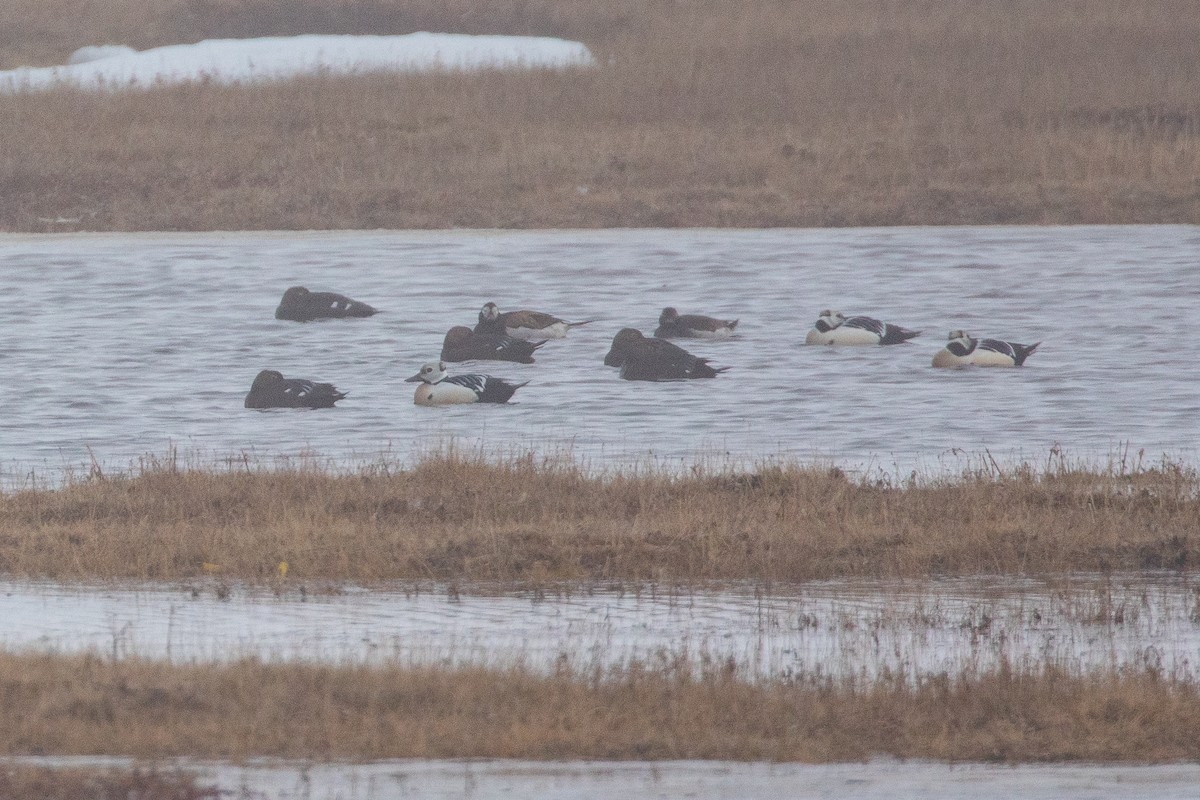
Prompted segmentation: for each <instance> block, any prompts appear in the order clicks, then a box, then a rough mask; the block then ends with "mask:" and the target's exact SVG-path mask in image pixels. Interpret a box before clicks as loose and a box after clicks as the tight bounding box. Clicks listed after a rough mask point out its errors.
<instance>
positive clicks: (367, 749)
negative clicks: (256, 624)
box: [0, 654, 1200, 796]
mask: <svg viewBox="0 0 1200 800" xmlns="http://www.w3.org/2000/svg"><path fill="white" fill-rule="evenodd" d="M0 692H2V693H3V696H4V698H5V708H6V710H7V711H8V714H9V716H8V720H9V721H8V723H7V724H6V725H4V726H3V727H2V728H0V753H5V754H10V755H13V754H28V753H39V754H89V755H92V754H94V755H105V754H119V755H131V756H136V757H140V758H148V759H149V758H165V757H170V756H180V755H188V756H192V757H198V758H223V759H238V758H247V757H252V756H277V757H287V758H304V759H314V760H337V759H363V760H374V759H384V758H427V759H428V758H527V759H569V758H595V759H639V760H658V759H732V760H773V761H807V762H827V761H857V760H862V759H866V758H870V757H872V756H877V755H890V756H894V757H898V758H929V759H938V760H947V761H999V762H1029V761H1079V760H1086V761H1127V762H1128V761H1137V762H1147V761H1152V762H1165V761H1185V760H1195V759H1197V758H1200V740H1198V739H1197V738H1196V736H1195V731H1196V730H1197V726H1200V694H1198V693H1197V689H1196V687H1195V686H1192V685H1187V684H1180V683H1176V682H1174V681H1172V680H1168V679H1164V678H1162V677H1160V676H1158V675H1155V674H1153V673H1144V674H1142V673H1139V674H1128V675H1102V676H1094V677H1067V676H1066V675H1063V674H1061V673H1059V672H1056V671H1054V670H1046V671H1044V672H1037V673H1021V672H1017V671H1010V670H1000V671H998V672H997V673H995V674H990V675H983V676H959V677H944V676H943V677H939V678H930V679H927V680H923V681H920V682H917V683H915V684H914V683H913V682H911V681H907V680H905V679H904V678H903V676H892V677H891V678H883V679H880V680H879V681H877V682H875V683H872V684H870V685H855V684H853V683H852V682H844V683H832V682H827V681H820V682H818V683H817V684H816V685H806V684H803V683H788V682H782V681H776V682H770V683H766V684H762V683H757V682H748V681H745V680H742V679H740V678H739V677H738V676H737V674H736V671H735V670H733V669H732V668H725V667H721V666H720V665H715V666H714V667H713V668H712V669H711V670H710V671H709V672H708V673H707V674H704V675H700V676H697V675H694V674H693V673H692V671H691V669H690V668H679V669H674V668H672V667H670V666H667V667H664V668H660V669H648V668H642V667H637V666H634V667H632V668H630V669H627V670H621V671H617V672H612V673H595V674H574V673H570V672H568V671H562V672H560V673H559V674H555V675H551V676H539V675H535V674H532V673H530V672H527V671H523V670H520V669H511V670H487V669H482V668H474V669H472V668H463V669H451V670H447V669H439V668H412V667H398V666H395V667H393V666H373V667H367V666H361V665H360V666H317V665H311V664H308V665H305V664H274V665H271V664H265V663H261V662H257V661H244V662H238V663H233V664H225V665H190V666H170V665H166V664H162V663H149V662H141V661H136V660H122V661H118V662H110V661H106V660H104V659H101V658H97V657H94V656H78V657H66V656H60V655H23V656H17V655H11V654H0ZM68 796H69V795H68ZM156 796H159V795H156ZM181 796H187V795H181ZM193 796H195V795H193Z"/></svg>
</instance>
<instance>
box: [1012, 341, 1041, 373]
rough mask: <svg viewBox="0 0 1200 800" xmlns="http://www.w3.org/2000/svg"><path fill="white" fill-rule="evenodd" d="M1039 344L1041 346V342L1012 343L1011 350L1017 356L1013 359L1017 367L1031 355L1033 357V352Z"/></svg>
mask: <svg viewBox="0 0 1200 800" xmlns="http://www.w3.org/2000/svg"><path fill="white" fill-rule="evenodd" d="M1040 344H1041V342H1034V343H1033V344H1016V343H1015V342H1014V343H1013V346H1012V348H1013V352H1014V353H1016V354H1017V357H1016V359H1015V361H1016V363H1017V366H1018V367H1019V366H1021V365H1022V364H1024V363H1025V359H1027V358H1029V357H1030V356H1031V355H1033V351H1034V350H1037V349H1038V345H1040Z"/></svg>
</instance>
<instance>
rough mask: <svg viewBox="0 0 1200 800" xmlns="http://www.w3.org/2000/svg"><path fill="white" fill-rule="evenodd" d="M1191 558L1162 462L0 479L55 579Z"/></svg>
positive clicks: (896, 567)
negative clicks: (881, 474) (940, 468)
mask: <svg viewBox="0 0 1200 800" xmlns="http://www.w3.org/2000/svg"><path fill="white" fill-rule="evenodd" d="M281 562H286V563H287V565H288V571H287V574H286V577H283V576H281V575H280V572H279V565H280V564H281ZM1198 563H1200V476H1198V475H1197V473H1196V472H1195V470H1194V469H1193V468H1190V467H1183V466H1179V465H1175V464H1171V463H1163V464H1161V465H1158V466H1153V467H1138V468H1136V469H1132V470H1130V469H1125V468H1123V467H1120V466H1113V467H1111V468H1093V469H1082V468H1076V467H1072V466H1070V465H1067V464H1065V463H1059V464H1058V465H1057V466H1050V465H1048V466H1047V467H1046V468H1044V469H1037V468H1034V467H1032V466H1029V465H1026V466H1022V467H1016V468H1013V469H1011V470H1009V471H1006V472H1000V471H998V469H992V470H991V471H988V470H985V469H982V468H980V469H977V470H973V471H970V472H968V473H966V474H964V475H962V476H959V477H956V478H954V479H946V478H927V479H922V478H919V477H915V476H914V477H910V478H907V479H904V480H894V479H882V480H878V479H877V480H869V479H852V478H850V477H848V476H847V475H845V474H844V473H842V472H841V471H840V470H838V469H823V468H811V467H801V466H795V465H782V466H779V465H776V466H764V467H762V468H760V469H759V470H758V471H757V472H753V473H749V472H736V471H729V472H721V471H719V470H717V469H710V470H704V469H698V470H695V471H693V472H691V473H687V474H666V473H663V472H661V471H654V470H642V471H637V470H633V469H631V470H628V471H625V472H612V473H608V474H604V473H601V474H592V473H588V472H586V471H585V470H583V469H581V468H580V467H579V466H577V465H575V464H574V463H571V462H570V461H569V460H566V459H548V460H544V461H537V460H535V459H534V458H532V457H514V458H511V459H509V460H507V461H504V462H493V461H488V460H485V459H484V458H483V457H481V456H477V455H464V454H460V453H454V452H443V453H441V454H431V455H428V456H426V457H424V458H423V460H421V461H419V462H418V463H417V465H416V466H415V467H412V468H411V469H400V468H398V467H396V466H394V465H388V464H377V465H373V466H365V467H360V468H358V469H357V471H354V472H349V473H342V474H338V473H334V472H331V471H329V470H326V469H322V468H320V467H303V466H301V467H296V468H291V469H281V470H274V471H273V470H268V469H265V468H247V469H241V470H238V469H228V470H225V469H208V468H184V467H181V466H180V465H179V464H178V463H177V462H176V461H173V460H170V459H167V460H164V461H162V462H151V463H149V464H147V465H146V466H144V467H143V468H142V469H141V470H140V471H139V472H137V473H130V474H123V475H116V476H109V475H105V474H104V473H103V472H101V471H100V470H98V469H97V470H95V471H94V473H93V474H92V475H91V476H87V477H84V476H81V477H78V478H76V479H73V480H69V481H68V482H67V484H66V485H64V486H62V487H59V488H35V489H22V490H18V491H9V492H7V493H4V494H2V495H0V573H3V574H7V575H10V576H22V577H42V578H51V579H56V580H91V579H112V578H126V579H152V580H175V579H186V578H191V577H194V576H198V575H202V574H205V571H208V572H215V573H218V574H220V575H223V576H228V577H230V578H232V579H239V580H245V581H248V582H257V583H269V582H276V581H288V582H292V583H295V582H298V581H304V580H309V579H313V580H329V581H334V582H337V581H355V582H363V583H371V582H382V581H393V580H425V579H435V580H442V581H449V582H456V581H464V582H471V581H484V582H488V581H491V582H516V583H535V584H536V583H542V582H547V583H548V582H555V581H566V582H593V581H615V582H626V581H628V582H640V581H667V582H697V581H711V580H750V581H756V582H771V581H779V582H788V581H802V580H809V579H818V578H830V577H836V576H868V577H896V576H901V577H902V576H929V575H946V574H957V575H962V574H983V573H987V574H1038V573H1069V572H1072V571H1077V570H1083V571H1107V570H1137V569H1194V568H1195V567H1196V565H1197V564H1198Z"/></svg>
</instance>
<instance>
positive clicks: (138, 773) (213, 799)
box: [0, 765, 224, 800]
mask: <svg viewBox="0 0 1200 800" xmlns="http://www.w3.org/2000/svg"><path fill="white" fill-rule="evenodd" d="M222 796H224V795H222V793H221V792H220V791H218V790H217V789H216V788H213V787H205V786H200V785H199V784H198V783H197V781H196V780H195V778H194V777H192V776H190V775H188V774H187V773H184V772H179V771H175V772H147V771H145V770H136V769H131V770H121V769H113V770H107V769H102V770H96V769H57V768H46V767H31V766H14V765H5V766H0V800H29V798H38V799H39V800H109V798H112V800H115V799H116V798H127V800H137V799H138V798H147V799H149V798H153V800H219V798H221V797H222Z"/></svg>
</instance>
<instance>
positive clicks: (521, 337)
mask: <svg viewBox="0 0 1200 800" xmlns="http://www.w3.org/2000/svg"><path fill="white" fill-rule="evenodd" d="M377 313H379V312H378V309H376V308H374V307H372V306H370V305H368V304H366V303H363V302H360V301H358V300H352V299H350V298H349V297H346V296H345V295H341V294H337V293H336V292H310V291H309V290H308V289H306V288H304V287H303V286H293V287H292V288H290V289H288V290H287V291H286V292H284V294H283V299H282V300H281V301H280V303H279V307H278V308H276V309H275V318H276V319H281V320H290V321H293V322H309V321H311V320H315V319H346V318H352V317H370V316H373V315H375V314H377ZM591 322H594V320H583V321H581V322H567V321H565V320H562V319H559V318H558V317H555V316H553V315H551V314H546V313H543V312H541V311H528V310H520V311H505V312H502V311H500V309H499V307H498V306H497V305H496V304H495V303H490V302H489V303H485V304H484V306H483V308H481V309H480V310H479V320H478V322H477V323H476V325H475V327H474V328H469V327H467V326H465V325H457V326H455V327H453V328H451V329H450V330H449V331H447V332H446V338H445V340H444V341H443V342H442V352H441V355H440V360H439V361H436V362H430V363H427V364H424V365H422V367H421V369H420V370H419V371H418V372H417V374H415V375H413V376H412V377H410V378H407V379H406V382H408V383H416V384H418V385H417V388H416V391H415V393H414V394H413V402H414V403H415V404H416V405H419V406H442V405H454V404H461V403H507V402H508V401H509V400H510V399H511V398H512V396H513V395H514V394H515V393H516V391H517V390H518V389H520V388H521V387H522V386H525V385H526V384H528V383H529V381H524V382H522V383H512V382H510V381H507V380H504V379H503V378H495V377H492V376H491V375H483V374H476V373H469V374H462V375H450V374H449V373H448V372H447V371H446V362H447V361H449V362H459V361H511V362H515V363H519V364H532V363H533V361H534V353H535V352H536V351H537V350H538V349H539V348H541V347H543V346H544V345H545V344H546V343H547V342H548V341H550V340H551V339H561V338H563V337H565V336H566V335H567V333H568V332H569V331H570V330H571V329H572V328H577V327H579V326H581V325H587V324H589V323H591ZM737 325H738V320H736V319H733V320H724V319H717V318H715V317H709V316H705V315H702V314H680V313H679V312H678V311H677V310H676V309H674V308H669V307H668V308H664V309H663V310H662V314H661V315H660V316H659V318H658V328H656V329H655V331H654V335H653V336H649V337H647V336H644V335H643V334H642V332H641V331H639V330H637V329H636V328H622V329H621V330H620V331H618V332H617V334H616V335H615V336H614V337H613V341H612V347H611V348H610V349H609V351H608V354H607V355H605V357H604V363H605V365H607V366H610V367H617V368H618V369H619V370H620V376H621V377H622V378H624V379H625V380H631V381H675V380H689V379H692V378H714V377H716V376H717V375H719V374H720V373H722V372H724V371H725V370H727V369H729V367H714V366H713V365H712V364H710V363H709V360H708V359H707V358H700V357H699V356H695V355H692V354H691V353H689V352H688V351H687V350H685V349H683V348H682V347H680V346H679V345H677V344H674V343H673V342H671V341H668V340H670V339H728V338H731V337H732V336H733V335H734V331H735V329H736V328H737ZM919 334H920V331H916V330H911V329H909V328H904V327H901V326H899V325H893V324H891V323H889V322H882V321H880V320H878V319H875V318H874V317H867V316H851V317H847V316H845V315H844V314H842V313H841V312H839V311H829V310H826V311H822V312H821V313H820V315H819V316H818V317H817V321H816V323H815V324H814V325H813V328H812V330H810V331H809V332H808V335H807V336H806V337H805V344H809V345H851V346H853V345H894V344H903V343H905V342H908V341H909V340H910V339H912V338H913V337H915V336H917V335H919ZM1040 344H1041V342H1037V343H1035V344H1019V343H1017V342H1007V341H1003V340H1001V339H979V338H975V337H973V336H970V335H969V334H967V333H965V332H964V331H961V330H954V331H951V332H950V337H949V341H948V342H947V343H946V346H945V347H944V348H942V349H941V350H939V351H938V352H937V353H936V354H935V355H934V357H933V366H935V367H943V368H957V367H967V366H978V367H1019V366H1021V365H1022V364H1024V363H1025V359H1027V358H1028V357H1029V356H1030V355H1031V354H1032V353H1033V352H1034V351H1035V350H1036V349H1037V348H1038V345H1040ZM344 397H346V393H345V392H341V391H339V390H338V389H337V388H336V387H335V386H334V385H333V384H331V383H320V382H317V381H312V380H308V379H306V378H285V377H284V376H283V374H282V373H280V372H278V371H277V370H270V369H265V370H263V371H261V372H259V373H258V375H257V376H256V377H255V379H254V383H253V385H251V387H250V392H249V393H248V394H247V395H246V402H245V405H246V408H332V407H333V405H334V404H335V403H336V402H337V401H338V400H341V399H342V398H344Z"/></svg>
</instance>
